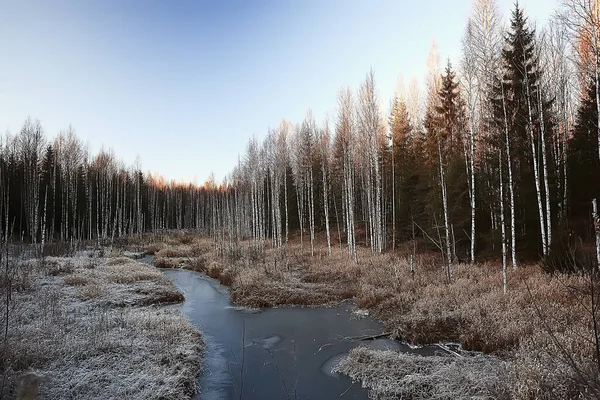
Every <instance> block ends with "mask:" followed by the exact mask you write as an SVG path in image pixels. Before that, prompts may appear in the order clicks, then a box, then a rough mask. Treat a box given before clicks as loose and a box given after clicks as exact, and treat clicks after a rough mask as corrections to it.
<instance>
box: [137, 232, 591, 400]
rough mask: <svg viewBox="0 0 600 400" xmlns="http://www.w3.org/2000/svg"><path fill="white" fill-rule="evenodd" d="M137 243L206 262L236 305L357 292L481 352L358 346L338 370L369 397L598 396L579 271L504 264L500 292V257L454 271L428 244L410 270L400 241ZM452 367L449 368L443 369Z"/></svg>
mask: <svg viewBox="0 0 600 400" xmlns="http://www.w3.org/2000/svg"><path fill="white" fill-rule="evenodd" d="M138 246H139V248H140V249H144V250H145V251H147V252H149V253H153V254H155V259H154V263H155V265H156V266H158V267H168V268H170V267H185V268H189V269H192V270H196V271H200V272H204V273H206V274H208V275H209V276H211V277H213V278H216V279H219V280H220V281H221V283H223V284H225V285H228V286H230V293H231V297H232V300H233V301H234V302H235V303H237V304H238V305H243V306H251V307H270V306H279V305H295V306H297V305H303V306H320V305H333V304H338V303H339V302H340V301H343V300H346V299H352V300H354V301H355V302H356V303H357V305H358V306H359V307H361V308H366V309H369V310H370V312H371V313H372V314H373V315H374V316H375V317H377V318H378V319H379V320H381V321H382V322H383V323H384V325H385V326H386V330H387V332H389V333H390V336H391V337H393V338H397V339H400V340H403V341H406V342H409V343H415V344H426V343H436V342H444V341H452V342H458V343H460V344H461V345H462V346H463V348H464V349H466V350H476V351H481V352H483V353H485V354H486V356H485V357H476V358H471V357H464V358H465V359H453V358H449V359H428V360H422V359H420V357H419V356H410V355H402V354H398V353H389V352H387V353H385V352H380V351H377V350H367V349H356V350H354V351H352V352H351V353H350V355H349V357H348V358H347V359H346V360H345V361H343V362H342V363H341V364H340V365H339V366H338V369H339V371H341V372H344V373H346V374H348V375H349V376H351V377H352V378H353V379H356V380H358V381H360V382H361V383H362V384H363V385H364V386H366V387H369V388H371V392H370V393H371V396H372V397H374V398H382V399H387V398H449V397H448V396H449V393H453V395H452V396H450V397H451V398H473V397H475V398H506V399H566V398H595V397H596V396H597V394H598V390H597V389H598V372H597V368H598V367H597V364H596V361H595V360H596V358H595V357H596V356H595V348H596V347H595V345H594V332H593V325H592V322H593V321H592V314H591V313H590V310H592V308H591V307H592V306H593V305H592V304H591V303H590V301H591V297H590V296H589V289H590V286H589V282H588V280H587V278H585V277H581V276H576V275H561V274H555V275H549V274H546V273H544V272H543V271H542V270H541V269H540V267H539V265H530V266H524V267H522V268H519V269H517V270H514V271H510V273H509V279H508V293H507V294H504V292H503V289H502V287H503V283H502V270H501V266H500V265H498V264H494V263H488V264H476V265H469V264H460V265H457V266H456V268H455V280H454V282H452V283H451V284H449V283H448V282H447V281H446V278H445V274H444V271H443V267H441V266H440V264H439V263H438V262H436V260H435V257H434V256H433V255H430V254H419V255H418V256H417V259H416V269H415V273H414V276H413V274H412V273H411V272H410V267H409V262H408V259H407V257H405V256H404V255H403V254H402V253H401V252H396V253H391V252H390V253H384V254H374V253H371V252H370V250H369V249H366V248H359V255H358V259H359V262H358V263H354V262H353V260H352V259H351V258H350V257H348V253H347V251H346V250H345V249H341V248H334V249H333V250H332V252H331V254H329V252H328V249H327V247H326V245H325V246H323V245H322V244H321V245H319V246H317V251H316V253H315V254H314V255H311V251H310V248H307V246H304V248H302V247H301V245H300V243H299V242H298V240H297V238H292V240H291V241H290V243H289V246H288V247H287V249H286V250H285V251H284V252H282V251H278V250H274V249H270V248H269V246H268V245H267V246H265V248H264V249H258V250H257V249H256V247H255V243H252V242H242V243H239V244H237V245H236V246H235V247H234V248H228V247H229V244H228V243H226V242H225V243H224V242H220V241H215V240H214V239H213V238H209V237H205V236H200V235H192V234H189V233H179V234H170V235H156V236H153V237H152V238H151V239H148V240H146V241H145V242H144V243H139V244H138ZM450 372H451V373H450Z"/></svg>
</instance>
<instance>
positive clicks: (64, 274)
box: [0, 256, 204, 399]
mask: <svg viewBox="0 0 600 400" xmlns="http://www.w3.org/2000/svg"><path fill="white" fill-rule="evenodd" d="M17 269H23V270H27V271H29V272H28V274H29V275H28V281H29V284H28V285H27V286H23V289H22V290H18V291H15V292H13V293H12V301H11V309H10V312H9V316H8V332H9V335H8V340H7V344H8V346H7V347H6V348H7V349H8V350H7V351H6V353H5V354H4V358H3V360H2V366H3V367H4V370H3V371H2V372H3V373H4V375H5V377H6V385H5V387H4V388H3V392H2V393H0V398H4V397H5V396H6V395H7V396H8V398H10V397H11V396H12V395H14V390H15V387H16V386H17V383H18V379H19V376H22V374H23V372H25V371H27V370H29V369H33V370H36V371H39V372H40V373H42V374H43V375H44V376H45V379H44V380H43V381H42V382H41V383H40V388H39V393H40V398H43V399H66V398H77V399H100V398H101V399H185V398H191V397H192V396H193V395H194V393H195V392H196V391H197V390H196V389H197V388H196V379H197V376H198V374H199V373H200V371H201V355H202V352H203V349H204V345H203V341H202V338H201V335H200V333H199V332H198V331H197V330H196V329H195V328H193V327H192V326H191V324H190V323H189V322H188V321H187V320H186V318H185V317H184V316H183V315H182V314H181V313H180V312H179V311H178V310H176V309H171V308H169V309H164V308H157V307H156V306H155V305H156V304H161V303H169V302H174V301H180V300H182V299H183V296H182V295H181V294H180V293H179V292H178V291H177V289H176V287H175V286H174V285H173V283H172V282H171V281H169V280H168V279H167V278H166V277H164V276H163V275H162V273H161V272H160V271H158V270H157V269H156V268H154V267H152V266H151V265H147V264H142V263H138V262H136V261H133V260H131V259H128V258H123V257H121V258H94V257H88V256H81V257H68V258H54V257H52V258H51V257H48V258H46V259H44V260H29V261H26V262H24V263H22V264H20V265H19V266H18V268H17ZM2 290H5V288H3V289H2ZM2 314H3V315H1V317H2V318H3V319H4V318H6V315H5V314H4V313H2ZM11 393H12V394H11Z"/></svg>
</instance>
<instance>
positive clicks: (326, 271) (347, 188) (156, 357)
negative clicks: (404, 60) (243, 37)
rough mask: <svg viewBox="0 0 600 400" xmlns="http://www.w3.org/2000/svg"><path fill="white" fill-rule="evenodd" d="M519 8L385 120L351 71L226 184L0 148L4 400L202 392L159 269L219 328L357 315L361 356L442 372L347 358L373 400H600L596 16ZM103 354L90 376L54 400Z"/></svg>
mask: <svg viewBox="0 0 600 400" xmlns="http://www.w3.org/2000/svg"><path fill="white" fill-rule="evenodd" d="M526 9H527V8H526V7H522V6H521V5H520V4H519V3H515V4H514V5H513V6H512V10H511V13H510V15H507V16H503V15H501V13H500V12H499V11H498V7H497V5H496V3H495V1H494V0H474V1H473V6H472V9H471V11H470V15H469V18H468V19H467V21H466V24H465V27H464V30H463V34H462V37H461V38H457V41H458V40H460V43H461V45H462V47H461V49H462V51H461V54H460V56H459V57H458V58H457V59H455V60H454V59H453V60H451V59H447V60H444V61H441V60H440V56H439V54H438V51H437V48H436V46H435V44H432V46H431V49H430V52H429V57H428V60H427V63H426V69H425V71H424V72H425V74H424V76H425V80H424V85H420V83H419V82H418V81H417V80H416V79H413V80H412V81H411V82H410V83H409V84H408V85H406V86H405V85H404V83H403V82H402V80H401V79H400V80H399V82H400V83H399V84H398V87H397V88H396V90H395V93H394V96H393V98H391V99H382V98H380V96H379V92H378V89H377V83H376V82H377V80H376V71H374V70H371V71H368V72H367V73H366V75H365V78H364V80H362V83H361V84H360V85H358V87H357V88H351V87H344V88H341V89H340V90H339V92H338V93H337V104H336V108H335V112H334V113H332V114H329V116H327V117H325V118H324V119H323V120H322V121H319V120H318V119H317V118H315V115H314V114H313V112H312V111H311V110H310V109H309V110H308V111H307V112H306V115H305V117H304V119H303V120H302V121H296V122H292V121H289V120H287V119H285V118H284V119H281V121H279V122H277V121H274V125H273V126H272V127H271V128H268V129H267V130H266V132H264V134H263V135H258V136H253V137H251V138H249V141H248V143H247V145H246V148H245V151H244V153H243V154H241V155H240V156H239V158H238V163H237V165H232V169H231V172H230V173H229V174H228V175H227V176H226V178H224V179H223V180H218V179H217V178H215V176H214V175H211V176H210V177H208V179H207V180H206V182H205V183H204V184H202V185H196V184H191V183H183V182H181V181H175V180H174V181H168V180H166V179H164V178H163V177H162V176H160V175H156V174H151V173H149V172H144V171H143V169H142V166H141V163H140V162H135V163H134V165H129V166H128V165H126V164H125V163H124V162H123V161H121V160H120V159H119V158H118V157H117V155H115V153H114V152H113V151H112V150H107V149H104V148H103V149H101V150H99V151H98V152H96V153H93V152H91V151H90V150H89V148H88V147H87V146H86V145H85V144H84V142H83V141H82V140H81V139H80V138H79V137H78V136H77V134H76V131H75V128H74V127H72V126H69V127H68V128H67V129H66V130H64V131H61V132H60V133H58V134H57V135H56V136H54V137H51V138H50V137H49V136H47V132H45V130H44V127H43V125H42V122H41V121H39V120H36V119H34V118H28V119H27V120H26V121H24V123H23V125H22V127H21V129H20V130H19V131H18V132H6V133H5V134H3V135H0V270H1V274H0V297H2V298H3V303H4V306H3V307H2V311H0V320H1V321H2V324H3V325H2V327H3V328H2V330H3V332H4V337H3V339H2V346H1V347H2V349H1V350H2V354H0V367H2V370H3V374H4V376H5V377H4V378H3V379H2V381H3V383H2V384H1V386H0V397H2V396H3V394H4V393H12V392H14V391H16V390H17V389H16V388H17V385H18V379H20V378H18V376H20V375H19V374H22V373H25V376H26V377H29V378H32V379H38V378H39V379H41V375H39V376H38V375H36V373H33V372H27V371H29V369H30V368H37V369H38V370H40V371H42V372H43V373H44V374H46V375H45V376H46V377H48V380H47V381H45V383H44V382H42V383H40V387H41V389H40V390H42V394H44V395H48V398H62V397H64V396H66V394H63V393H71V394H72V393H73V392H72V391H73V390H75V389H77V390H82V391H84V390H88V394H89V398H99V397H102V396H106V393H105V392H104V391H105V389H106V382H107V381H105V379H108V378H106V377H107V376H108V377H110V379H112V381H111V382H113V383H114V385H113V386H114V387H112V389H110V390H111V392H110V393H113V395H112V396H113V397H115V398H119V397H123V396H128V395H131V393H132V392H131V391H132V390H134V391H136V390H137V392H136V393H140V394H139V398H148V397H149V396H150V397H152V395H155V396H159V397H161V396H162V397H170V398H191V397H192V396H194V395H195V394H196V392H197V391H198V390H201V389H204V388H199V387H196V384H197V379H198V377H199V376H201V374H202V371H203V368H204V366H203V364H202V363H203V361H202V360H203V357H204V354H205V353H204V352H205V350H206V349H205V345H204V342H203V340H204V339H203V338H202V335H201V334H200V333H199V332H198V331H197V328H198V327H197V326H194V325H193V324H192V323H191V322H190V321H188V320H187V319H186V317H184V315H183V314H181V313H179V312H178V311H176V310H175V309H172V308H169V309H165V310H162V311H160V312H157V311H156V309H155V308H156V307H159V306H161V305H164V304H173V303H176V302H182V301H186V297H184V294H183V293H181V292H180V291H179V289H178V287H176V286H175V284H174V283H173V282H172V281H171V280H169V279H167V278H166V277H165V276H164V274H163V272H161V271H159V269H158V268H165V269H168V270H169V271H170V272H168V273H172V274H175V271H176V272H179V273H181V272H186V273H187V272H189V271H182V270H183V269H189V270H192V271H194V274H196V273H198V272H199V273H202V274H204V275H200V274H196V275H197V276H200V277H202V278H201V279H205V278H206V279H209V278H207V276H208V277H210V278H213V280H212V281H211V282H212V284H214V285H217V282H220V284H222V285H225V286H227V287H228V289H227V291H226V292H227V294H226V296H229V297H227V298H226V301H227V303H228V304H229V302H231V304H232V305H234V306H235V307H249V308H252V309H262V308H267V307H280V306H281V308H284V307H285V306H310V307H321V306H328V307H330V306H333V307H335V306H339V305H340V304H344V305H345V304H352V305H353V306H355V307H356V308H357V312H358V314H360V315H363V316H364V315H368V316H370V318H374V319H376V320H377V321H378V323H379V322H380V323H381V324H382V325H381V326H382V329H384V330H383V331H382V332H380V333H379V334H378V335H377V337H378V338H379V337H381V338H383V337H385V340H387V339H394V340H396V341H398V343H410V344H411V345H413V344H414V345H418V346H421V345H425V346H426V345H431V344H433V345H435V346H441V348H445V349H447V350H448V354H449V355H448V354H446V356H443V357H437V356H435V357H421V356H418V355H415V354H409V353H397V352H390V351H387V350H385V351H384V350H381V349H377V348H368V347H364V346H362V345H361V346H359V347H356V348H353V349H352V350H350V351H349V352H348V353H347V357H344V358H343V359H342V360H341V361H340V362H339V363H338V364H336V366H334V367H333V370H336V371H338V372H341V373H343V374H345V375H348V376H349V377H350V378H352V380H353V382H355V381H360V382H361V385H362V386H363V387H365V388H368V389H369V390H371V392H370V395H371V396H372V397H374V398H473V397H478V398H479V397H481V398H502V399H503V398H515V399H532V398H536V399H554V398H561V399H562V398H599V397H600V374H599V372H600V326H599V322H598V321H599V320H600V319H599V317H600V316H599V314H598V304H600V290H599V287H600V286H599V285H600V279H599V277H600V274H598V271H600V269H599V268H598V266H599V265H600V218H599V216H598V209H597V208H598V205H597V200H598V197H600V2H599V1H598V0H561V1H560V4H559V5H558V6H557V8H556V10H555V12H554V13H553V14H552V16H551V17H550V18H549V19H548V20H547V21H545V22H544V24H543V25H537V24H536V21H533V20H532V19H530V18H529V17H528V15H527V12H526ZM399 49H401V43H399ZM386 103H387V104H389V107H386V106H385V104H386ZM307 106H308V105H307ZM388 109H389V111H388ZM149 140H151V139H149ZM193 161H199V162H202V160H193ZM34 256H37V257H34ZM136 257H143V258H144V260H145V261H143V262H137V261H135V260H132V259H131V258H136ZM150 264H152V265H150ZM196 275H194V276H196ZM186 276H188V275H186ZM189 276H192V275H189ZM199 279H200V278H199ZM211 290H212V289H211ZM184 292H185V291H184ZM211 293H212V292H211ZM508 293H510V295H508ZM188 295H191V294H189V293H188V292H185V296H188ZM123 310H125V312H124V311H123ZM228 310H229V309H228ZM238 311H239V310H238ZM240 312H241V311H240ZM40 315H41V316H42V317H40ZM83 315H85V316H86V318H80V316H83ZM107 315H109V316H110V318H108V317H106V316H107ZM352 317H354V316H352ZM123 318H125V319H123ZM244 318H245V316H244ZM142 320H143V321H146V322H143V323H142V322H140V321H142ZM153 321H154V322H153ZM244 321H245V319H244ZM123 326H126V329H125V328H123ZM123 329H125V330H123ZM249 331H250V330H249ZM90 332H91V333H90ZM107 332H110V335H109V334H107ZM245 333H246V331H245V325H244V328H243V331H242V333H241V336H240V337H241V340H242V346H241V347H240V348H241V349H245V348H246V347H245V346H244V340H245V337H244V334H245ZM89 335H91V336H89ZM156 335H158V336H156ZM140 337H141V338H142V339H141V340H138V339H139V338H140ZM156 337H159V339H160V340H158V341H157V339H156ZM63 338H64V339H63ZM82 338H83V339H82ZM134 339H135V340H134ZM249 339H250V338H249ZM345 339H352V338H351V337H350V338H344V340H345ZM354 339H356V338H354ZM372 339H374V336H371V337H370V338H369V340H372ZM211 340H212V339H211ZM236 340H237V339H236ZM327 340H329V338H327ZM357 340H359V341H362V340H363V339H360V338H359V339H357ZM90 342H91V343H92V344H93V346H96V347H94V348H95V349H96V350H93V351H90V350H89V349H90ZM134 342H135V343H138V342H139V343H142V344H140V345H139V346H138V348H137V350H136V351H132V350H131V346H133V343H134ZM72 343H75V344H76V346H75V345H72ZM107 343H112V344H111V345H110V346H108V345H107V346H105V344H107ZM143 343H146V344H143ZM253 343H254V342H253ZM294 343H295V342H294ZM449 343H450V345H449V346H450V347H452V346H455V345H456V348H457V352H455V351H454V350H451V349H450V347H448V346H447V345H448V344H449ZM152 346H154V347H152ZM213 347H214V346H213ZM256 347H257V348H258V346H256ZM325 347H326V346H323V347H322V348H321V349H319V350H318V351H317V353H319V352H321V351H322V350H323V351H327V350H324V348H325ZM452 348H454V347H452ZM74 349H75V350H76V351H77V354H79V355H78V356H77V357H75V358H73V357H72V355H71V354H72V352H73V351H75V350H74ZM107 349H108V350H107ZM109 350H110V351H112V353H110V351H109ZM176 351H177V352H179V353H177V354H184V355H185V357H179V355H175V352H176ZM206 351H208V350H206ZM294 351H295V347H294ZM97 354H100V355H101V356H102V357H103V360H104V361H103V368H104V369H103V371H104V372H103V373H102V374H104V375H102V374H96V375H94V374H87V376H86V377H83V378H81V380H78V379H71V378H70V377H73V376H76V374H79V373H80V372H82V371H83V372H85V371H87V370H86V368H87V367H85V368H84V367H81V365H82V364H81V363H83V362H84V361H85V362H86V363H90V364H89V365H91V366H90V367H89V368H96V364H95V363H96V359H95V356H96V355H97ZM232 354H233V352H232ZM242 354H243V353H242ZM269 354H270V353H269ZM311 354H312V353H311ZM315 354H316V353H315ZM113 355H114V357H113ZM321 355H322V354H321ZM464 355H467V356H464ZM137 356H139V357H141V358H142V359H143V363H140V361H139V359H138V360H137V361H136V360H134V358H135V357H137ZM171 356H172V357H173V359H170V361H169V363H170V364H169V365H170V366H171V367H172V368H171V369H169V370H166V369H165V368H164V365H165V364H164V360H167V359H169V357H171ZM233 356H234V357H235V354H233ZM271 356H272V355H271ZM127 357H129V358H127ZM74 359H76V361H77V362H71V361H72V360H74ZM130 359H131V360H130ZM241 359H242V360H244V358H243V357H242V358H241ZM52 363H54V364H52ZM136 363H137V364H136ZM116 364H118V366H119V368H122V374H121V375H119V374H116V373H115V374H113V371H114V370H115V365H116ZM142 364H143V365H142ZM294 365H295V364H294ZM242 366H243V361H242ZM155 367H156V368H155ZM319 368H321V366H320V365H319ZM134 370H135V371H134ZM207 370H210V369H209V368H207ZM179 371H184V373H183V374H182V373H180V372H179ZM241 371H242V372H241V373H240V379H241V380H242V382H243V379H242V378H241V376H242V375H243V369H242V370H241ZM319 371H320V369H319ZM423 371H426V372H425V373H424V372H423ZM32 373H33V375H31V374H32ZM135 374H137V375H138V376H142V378H140V379H141V380H139V381H136V382H138V384H139V385H138V386H139V387H137V388H134V389H132V386H131V385H130V384H129V383H127V381H124V380H122V379H120V376H134V375H135ZM6 376H8V378H6ZM163 376H165V377H166V378H164V379H170V378H173V377H175V378H174V379H175V380H173V381H170V383H168V384H163V383H162V382H163ZM215 376H216V375H215ZM99 377H100V378H99ZM169 377H170V378H169ZM136 379H137V378H136ZM336 379H337V378H336ZM282 380H283V379H282ZM65 382H66V383H65ZM82 382H83V383H82ZM284 383H285V382H284ZM37 385H38V383H36V384H35V390H37ZM240 385H242V383H241V384H240ZM82 387H87V388H88V389H82ZM73 388H75V389H73ZM160 390H162V392H160V393H159V392H158V391H160ZM63 391H64V392H63ZM241 392H242V390H241V388H240V393H241ZM122 393H125V394H122ZM164 393H167V394H164ZM52 396H54V397H52ZM186 396H187V397H186ZM239 398H242V395H240V396H239ZM288 398H291V397H288Z"/></svg>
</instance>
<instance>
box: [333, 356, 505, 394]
mask: <svg viewBox="0 0 600 400" xmlns="http://www.w3.org/2000/svg"><path fill="white" fill-rule="evenodd" d="M334 371H335V372H341V373H343V374H346V375H349V376H350V377H351V378H352V379H353V380H354V381H359V382H361V383H362V385H363V386H364V387H367V388H369V389H370V390H369V395H370V397H371V398H372V399H381V400H383V399H385V400H387V399H390V400H391V399H415V400H416V399H439V400H442V399H444V400H445V399H509V398H510V395H509V392H510V389H509V386H510V385H509V381H508V364H507V363H506V362H504V361H501V360H499V359H497V358H494V357H490V356H468V357H455V356H430V357H423V356H420V355H414V354H406V353H398V352H395V351H391V350H372V349H368V348H365V347H358V348H355V349H353V350H352V351H350V353H349V355H348V357H346V358H344V359H342V360H341V361H340V363H339V364H338V365H337V366H336V367H334Z"/></svg>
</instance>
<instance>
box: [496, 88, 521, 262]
mask: <svg viewBox="0 0 600 400" xmlns="http://www.w3.org/2000/svg"><path fill="white" fill-rule="evenodd" d="M500 85H501V87H502V108H503V111H504V133H505V137H506V141H505V142H506V143H505V144H506V161H507V164H508V191H509V195H510V240H511V243H510V250H511V261H512V267H513V269H515V268H517V250H516V247H517V245H516V242H517V240H516V228H515V184H514V182H513V175H512V161H511V153H510V136H509V134H508V116H507V113H506V97H505V95H504V83H503V82H502V81H501V82H500Z"/></svg>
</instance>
